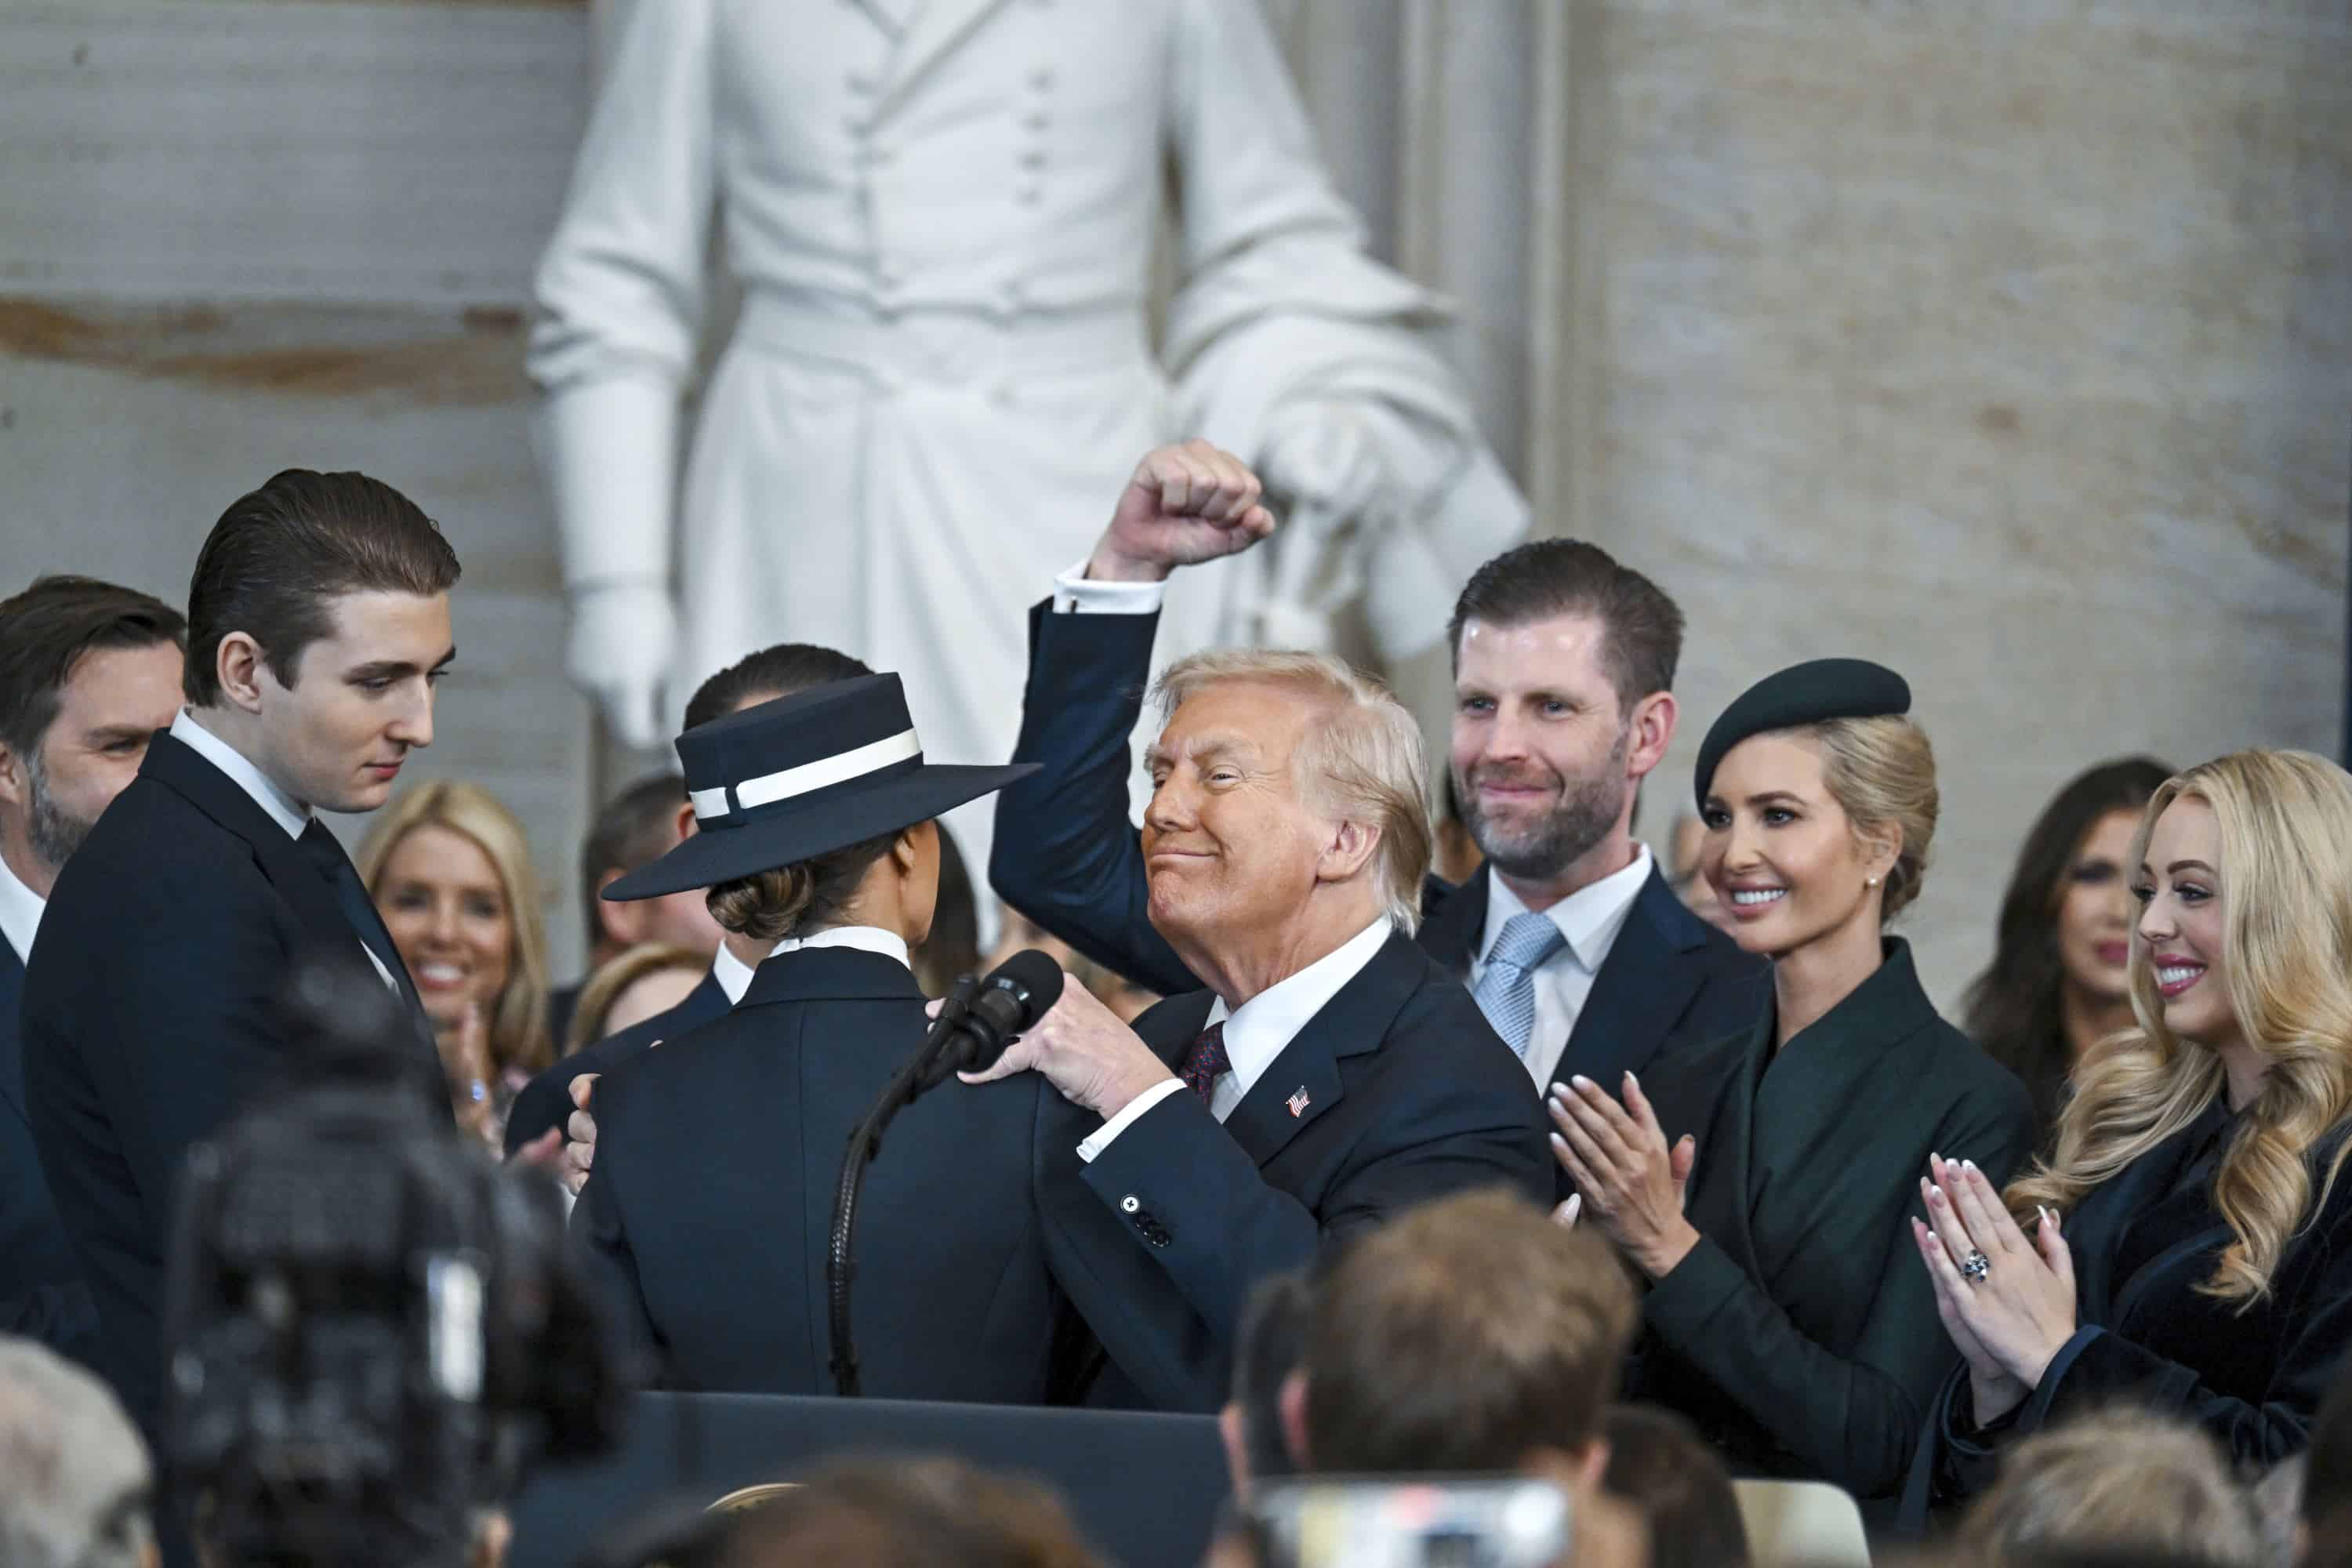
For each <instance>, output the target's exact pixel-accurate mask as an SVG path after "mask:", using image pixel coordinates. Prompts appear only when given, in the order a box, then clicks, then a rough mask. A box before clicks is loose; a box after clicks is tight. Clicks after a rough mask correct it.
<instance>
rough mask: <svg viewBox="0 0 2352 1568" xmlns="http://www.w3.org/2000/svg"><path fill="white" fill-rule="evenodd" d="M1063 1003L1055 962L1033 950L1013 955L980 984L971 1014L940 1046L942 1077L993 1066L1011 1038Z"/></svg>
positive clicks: (1029, 1027)
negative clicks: (1056, 1005)
mask: <svg viewBox="0 0 2352 1568" xmlns="http://www.w3.org/2000/svg"><path fill="white" fill-rule="evenodd" d="M1061 999H1062V966H1061V965H1060V964H1059V963H1055V961H1054V960H1053V958H1052V957H1051V956H1049V955H1048V954H1045V953H1043V952H1038V951H1037V950H1036V949H1035V948H1034V947H1028V948H1024V949H1022V950H1021V951H1020V952H1016V953H1014V954H1013V956H1012V957H1010V958H1008V959H1006V960H1005V961H1004V962H1003V963H1000V964H998V965H997V966H996V967H995V968H994V969H993V970H992V971H990V972H989V974H988V977H987V978H986V979H985V980H982V982H981V983H980V991H979V993H978V994H976V995H974V996H973V997H972V999H971V1009H970V1011H969V1012H968V1013H967V1014H966V1016H965V1017H964V1018H963V1020H962V1021H961V1023H959V1024H958V1025H956V1026H955V1027H954V1029H953V1030H952V1031H951V1032H950V1034H949V1036H948V1037H947V1038H946V1039H945V1040H944V1041H942V1042H941V1043H940V1056H939V1065H940V1078H941V1079H944V1078H945V1076H946V1075H947V1074H948V1073H950V1072H985V1071H986V1070H988V1069H989V1068H992V1067H994V1066H995V1065H996V1061H997V1058H999V1057H1002V1056H1003V1054H1004V1048H1005V1047H1007V1046H1009V1045H1011V1044H1012V1043H1013V1038H1014V1037H1016V1036H1018V1035H1020V1034H1021V1033H1023V1032H1024V1030H1028V1029H1032V1028H1034V1027H1036V1025H1037V1020H1038V1019H1040V1018H1042V1017H1044V1016H1045V1015H1046V1014H1048V1013H1050V1012H1052V1011H1053V1010H1054V1004H1055V1003H1056V1002H1059V1001H1060V1000H1061Z"/></svg>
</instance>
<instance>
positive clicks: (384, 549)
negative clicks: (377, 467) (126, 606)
mask: <svg viewBox="0 0 2352 1568" xmlns="http://www.w3.org/2000/svg"><path fill="white" fill-rule="evenodd" d="M458 570H459V568H458V565H457V552H455V551H454V550H452V549H450V548H449V542H448V541H447V540H446V539H444V538H442V537H441V530H440V529H439V528H438V527H437V526H436V525H435V523H434V521H433V520H432V519H431V518H429V517H426V516H425V513H424V512H423V511H422V510H418V508H417V506H416V503H415V502H414V501H412V500H409V499H408V498H407V497H406V496H404V495H402V494H401V493H400V492H399V491H398V490H396V489H393V488H392V487H391V486H390V485H387V484H385V483H384V482H383V480H381V479H369V478H368V477H367V476H366V475H365V474H349V473H346V474H316V473H312V472H311V471H310V470H309V469H308V468H289V469H287V470H286V471H285V472H284V473H281V474H278V475H275V476H274V477H272V478H271V479H270V480H269V482H268V484H265V485H263V486H262V487H261V488H260V489H257V490H255V491H253V492H251V493H250V494H247V495H243V496H239V497H238V498H237V499H236V500H234V501H232V502H231V503H229V509H228V510H226V511H225V512H223V513H221V517H220V521H218V522H216V523H215V524H213V531H212V532H211V533H210V534H209V535H207V536H206V537H205V543H204V548H203V549H202V550H200V551H198V552H196V570H195V574H194V577H193V578H191V579H190V581H189V584H188V668H187V675H186V678H185V680H184V687H185V689H186V691H187V694H188V701H189V702H190V703H191V704H192V705H193V706H194V707H198V708H206V707H211V706H212V705H214V704H215V703H217V702H218V701H219V700H220V675H219V668H218V667H219V663H220V645H221V639H222V638H224V637H227V636H228V635H229V634H230V633H231V632H243V633H245V634H246V635H247V637H251V638H253V640H254V641H255V642H256V643H257V644H258V645H260V648H261V657H262V662H263V663H264V664H266V665H267V666H268V669H269V673H270V674H271V675H273V676H275V677H276V678H277V679H278V684H279V685H281V686H289V687H290V686H292V685H293V684H294V682H295V676H296V673H297V669H298V667H299V664H300V662H301V658H302V654H303V652H304V650H305V649H307V648H309V647H310V645H311V644H312V643H314V642H318V641H320V639H322V638H325V637H332V636H333V635H334V630H335V623H334V607H333V602H334V600H335V599H337V598H338V597H340V596H341V595H345V594H359V593H390V594H414V595H419V596H423V597H430V596H431V595H436V594H446V593H447V592H448V591H449V590H450V589H451V588H453V587H455V586H456V585H457V574H458Z"/></svg>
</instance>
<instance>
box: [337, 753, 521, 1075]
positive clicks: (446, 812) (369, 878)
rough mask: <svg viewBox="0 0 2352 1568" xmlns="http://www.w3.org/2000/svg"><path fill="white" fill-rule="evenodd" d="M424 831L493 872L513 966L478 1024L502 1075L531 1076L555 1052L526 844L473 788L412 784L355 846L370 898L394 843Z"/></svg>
mask: <svg viewBox="0 0 2352 1568" xmlns="http://www.w3.org/2000/svg"><path fill="white" fill-rule="evenodd" d="M426 826H432V827H446V828H447V829H448V830H449V831H450V832H452V833H457V834H460V835H463V836H464V837H467V838H470V839H472V840H473V841H474V842H475V843H476V844H478V845H479V846H480V847H481V850H482V853H483V854H485V855H487V856H488V857H489V859H490V864H491V865H492V866H494V867H496V868H498V873H499V885H500V886H501V887H502V888H504V889H506V896H507V919H508V920H509V921H511V922H512V924H513V926H514V960H513V964H512V967H510V968H509V970H508V972H507V983H506V985H505V986H504V988H503V989H501V990H500V991H499V997H498V1001H497V1002H496V1003H495V1004H494V1005H492V1006H491V1008H490V1016H489V1017H488V1019H487V1020H485V1021H486V1022H487V1023H488V1026H489V1047H490V1059H491V1060H492V1061H494V1062H496V1063H497V1064H498V1065H499V1068H521V1069H523V1070H524V1071H526V1072H537V1071H539V1070H540V1069H541V1068H544V1067H545V1066H547V1065H548V1064H549V1063H550V1062H551V1061H553V1060H554V1059H555V1052H554V1049H553V1043H552V1042H551V1040H550V1039H549V1037H548V1033H547V984H548V982H547V974H548V960H547V921H546V917H545V915H544V914H543V913H541V909H540V893H539V879H537V878H536V877H535V876H534V875H532V872H531V868H530V839H529V837H528V836H526V835H525V833H524V832H523V826H522V824H521V822H520V821H519V820H518V819H517V818H516V816H515V814H514V813H513V812H511V811H509V810H508V809H507V807H506V805H505V803H504V802H502V801H500V800H499V797H498V796H496V795H492V794H491V793H490V792H489V791H488V790H486V789H484V788H483V787H482V786H481V785H479V784H467V783H464V782H462V781H459V780H454V779H435V780H433V781H432V782H430V783H427V784H418V785H416V786H415V788H413V789H411V790H409V791H407V792H406V793H404V795H402V796H401V797H400V798H399V799H398V800H396V801H394V803H393V805H392V806H391V808H390V809H389V810H386V811H384V812H383V813H381V814H380V815H379V816H377V817H376V819H375V821H374V823H373V824H372V825H371V826H369V828H368V833H367V837H365V838H364V839H362V841H361V843H360V852H359V854H358V855H357V856H356V857H355V858H354V860H355V866H356V868H357V870H358V871H359V874H360V880H361V881H362V882H363V883H365V884H366V886H367V890H368V896H369V897H370V898H372V899H373V898H380V897H381V896H382V894H383V886H382V883H383V869H384V865H385V862H387V861H389V860H390V859H391V858H392V852H393V851H394V849H396V848H398V847H400V841H401V840H402V839H404V838H405V837H408V836H409V835H410V834H412V833H414V832H415V831H416V830H417V829H418V828H420V827H426Z"/></svg>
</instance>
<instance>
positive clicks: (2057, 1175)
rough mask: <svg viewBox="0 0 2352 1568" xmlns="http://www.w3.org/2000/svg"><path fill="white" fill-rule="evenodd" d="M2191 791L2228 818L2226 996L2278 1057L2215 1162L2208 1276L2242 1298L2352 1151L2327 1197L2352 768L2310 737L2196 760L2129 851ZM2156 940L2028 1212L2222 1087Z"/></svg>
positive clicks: (2026, 1198) (2164, 1134)
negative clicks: (2322, 1157)
mask: <svg viewBox="0 0 2352 1568" xmlns="http://www.w3.org/2000/svg"><path fill="white" fill-rule="evenodd" d="M2180 799H2191V800H2201V801H2203V802H2204V803H2205V804H2206V805H2209V806H2210V807H2211V808H2212V811H2213V816H2214V820H2215V822H2216V823H2217V824H2218V825H2219V826H2220V828H2221V865H2220V866H2218V867H2216V868H2215V875H2216V876H2217V877H2218V878H2219V879H2220V880H2221V901H2222V909H2221V922H2222V924H2221V930H2222V936H2221V954H2222V972H2223V973H2224V974H2225V976H2226V977H2227V980H2228V983H2229V987H2230V1008H2231V1012H2232V1013H2233V1014H2235V1015H2236V1017H2237V1021H2238V1029H2239V1033H2240V1035H2241V1037H2242V1038H2243V1039H2244V1040H2245V1041H2246V1042H2247V1043H2248V1044H2250V1045H2252V1046H2253V1047H2255V1048H2256V1049H2257V1050H2259V1051H2261V1052H2262V1054H2263V1056H2265V1057H2267V1058H2270V1067H2269V1071H2268V1073H2267V1075H2266V1076H2265V1077H2264V1079H2263V1088H2262V1091H2261V1093H2259V1094H2258V1095H2257V1096H2256V1097H2255V1098H2254V1101H2253V1103H2252V1105H2249V1106H2247V1107H2245V1108H2244V1111H2243V1114H2242V1116H2241V1117H2240V1119H2239V1122H2238V1126H2237V1128H2236V1130H2235V1131H2233V1132H2232V1133H2231V1139H2230V1146H2229V1148H2228V1150H2227V1151H2226V1152H2224V1153H2223V1156H2222V1160H2221V1170H2220V1171H2219V1172H2218V1173H2216V1174H2215V1176H2214V1178H2213V1201H2214V1206H2215V1207H2216V1208H2218V1209H2219V1210H2220V1211H2221V1217H2222V1218H2223V1219H2225V1220H2227V1221H2228V1222H2229V1225H2230V1229H2231V1231H2232V1232H2233V1233H2234V1239H2233V1240H2232V1241H2231V1244H2230V1246H2229V1247H2228V1249H2227V1250H2225V1251H2224V1252H2223V1253H2222V1254H2221V1264H2220V1266H2219V1267H2218V1268H2215V1270H2214V1272H2213V1277H2212V1278H2211V1279H2208V1280H2206V1281H2205V1282H2204V1283H2203V1284H2202V1285H2200V1287H2199V1289H2200V1290H2201V1291H2202V1292H2203V1293H2204V1294H2206V1295H2208V1296H2212V1297H2217V1298H2219V1299H2220V1300H2225V1301H2234V1302H2237V1303H2238V1304H2239V1306H2240V1308H2241V1310H2243V1309H2244V1308H2246V1307H2250V1306H2252V1304H2253V1303H2254V1302H2256V1301H2258V1300H2261V1299H2262V1298H2263V1297H2264V1296H2265V1295H2267V1294H2269V1292H2270V1287H2271V1276H2272V1274H2273V1272H2274V1271H2275V1270H2276V1269H2277V1268H2278V1264H2279V1259H2280V1258H2281V1257H2282V1256H2283V1255H2284V1253H2285V1251H2286V1247H2287V1243H2288V1242H2289V1241H2290V1240H2291V1239H2293V1237H2294V1233H2295V1232H2296V1231H2297V1230H2298V1229H2299V1228H2301V1226H2303V1225H2304V1223H2305V1219H2306V1217H2307V1216H2308V1215H2310V1214H2311V1213H2312V1212H2314V1211H2315V1210H2316V1209H2317V1208H2318V1206H2319V1205H2322V1204H2324V1203H2326V1201H2327V1194H2328V1193H2329V1192H2330V1191H2331V1190H2332V1189H2333V1188H2334V1186H2335V1184H2336V1177H2337V1176H2338V1175H2339V1174H2340V1173H2342V1171H2343V1168H2344V1163H2345V1159H2346V1156H2347V1153H2352V1139H2348V1140H2345V1141H2343V1142H2341V1143H2340V1144H2339V1146H2338V1147H2337V1148H2336V1150H2335V1152H2334V1154H2333V1156H2332V1157H2331V1158H2330V1159H2329V1160H2328V1162H2327V1165H2326V1171H2325V1172H2324V1173H2323V1174H2322V1176H2321V1180H2320V1183H2319V1189H2318V1193H2317V1194H2316V1196H2315V1195H2314V1194H2313V1190H2312V1172H2311V1166H2310V1160H2309V1156H2310V1153H2311V1152H2312V1150H2313V1149H2314V1148H2315V1146H2316V1145H2318V1144H2319V1143H2320V1142H2321V1141H2322V1140H2324V1139H2326V1137H2327V1135H2328V1134H2329V1133H2330V1132H2331V1131H2334V1130H2335V1129H2336V1127H2337V1126H2338V1125H2339V1124H2341V1123H2342V1122H2343V1121H2345V1119H2346V1117H2347V1115H2352V774H2347V773H2345V771H2344V770H2343V769H2342V768H2339V767H2337V766H2336V764H2335V763H2331V762H2329V761H2327V760H2326V758H2324V757H2317V756H2314V755H2312V754H2311V753H2310V752H2284V751H2263V750H2256V751H2248V752H2232V753H2231V754H2230V755H2228V756H2226V757H2219V758H2216V759H2215V760H2214V761H2212V762H2210V763H2204V764H2202V765H2201V766H2199V767H2194V768H2190V769H2189V771H2188V772H2186V773H2179V774H2176V775H2174V776H2173V777H2172V778H2169V779H2168V780H2166V781H2165V782H2164V784H2162V785H2161V786H2160V787H2159V788H2158V790H2157V792H2156V794H2155V795H2154V796H2153V797H2152V798H2151V799H2150V800H2149V801H2148V803H2147V811H2146V812H2145V813H2143V814H2142V815H2141V817H2140V824H2139V831H2138V832H2137V834H2136V835H2134V837H2133V839H2132V851H2131V860H2130V864H2131V865H2133V866H2135V867H2137V866H2139V865H2142V864H2144V863H2145V862H2146V860H2147V841H2148V837H2149V835H2150V834H2151V833H2152V832H2153V831H2154V829H2155V826H2156V821H2157V818H2158V817H2159V816H2163V815H2164V811H2165V808H2166V807H2167V806H2168V805H2171V804H2172V803H2173V802H2174V801H2175V800H2180ZM2149 957H2150V955H2149V952H2148V950H2147V943H2146V942H2139V941H2135V942H2133V943H2132V954H2131V997H2132V1014H2133V1016H2134V1017H2135V1018H2137V1020H2138V1026H2137V1028H2133V1029H2127V1030H2126V1031H2125V1032H2123V1033H2122V1034H2119V1035H2116V1036H2114V1037H2111V1038H2109V1039H2106V1040H2104V1041H2102V1042H2100V1043H2099V1044H2098V1045H2097V1046H2096V1047H2093V1049H2092V1050H2091V1051H2090V1052H2089V1053H2087V1054H2086V1055H2085V1056H2084V1060H2083V1064H2082V1065H2081V1067H2079V1068H2076V1070H2075V1080H2074V1081H2075V1089H2074V1099H2073V1100H2071V1101H2069V1102H2068V1104H2067V1106H2066V1108H2065V1110H2063V1112H2062V1113H2061V1115H2060V1117H2059V1120H2058V1138H2057V1143H2056V1146H2055V1148H2054V1149H2053V1151H2052V1152H2051V1153H2050V1155H2049V1156H2048V1157H2047V1158H2046V1159H2043V1160H2042V1161H2039V1162H2037V1163H2035V1165H2034V1166H2033V1168H2032V1170H2031V1171H2029V1172H2028V1173H2026V1174H2025V1175H2024V1176H2023V1177H2021V1178H2020V1179H2019V1180H2018V1181H2016V1182H2015V1183H2013V1184H2011V1186H2010V1189H2009V1192H2008V1194H2006V1196H2007V1199H2008V1202H2009V1205H2010V1208H2011V1211H2012V1212H2013V1213H2015V1214H2016V1215H2017V1216H2018V1219H2019V1222H2020V1223H2021V1224H2023V1223H2025V1222H2026V1221H2027V1220H2029V1219H2030V1218H2031V1217H2032V1214H2033V1210H2034V1206H2035V1205H2038V1204H2047V1205H2051V1206H2052V1207H2053V1208H2055V1209H2058V1210H2059V1211H2061V1212H2062V1213H2071V1212H2072V1211H2073V1209H2074V1206H2075V1205H2076V1204H2077V1203H2078V1202H2079V1201H2080V1200H2081V1198H2082V1197H2083V1195H2084V1194H2085V1193H2087V1192H2088V1191H2089V1190H2090V1189H2091V1188H2093V1187H2095V1186H2097V1185H2099V1184H2101V1183H2103V1182H2105V1181H2107V1180H2109V1179H2110V1178H2112V1177H2114V1176H2115V1175H2116V1173H2118V1172H2120V1171H2121V1170H2123V1169H2124V1167H2126V1165H2128V1164H2130V1163H2132V1162H2133V1161H2135V1160H2137V1159H2138V1158H2139V1157H2140V1156H2141V1155H2143V1154H2145V1153H2147V1152H2148V1151H2149V1150H2151V1149H2153V1148H2155V1147H2156V1146H2157V1145H2158V1144H2159V1143H2161V1142H2164V1141H2165V1140H2166V1139H2167V1138H2169V1137H2171V1136H2172V1135H2173V1134H2174V1133H2176V1132H2179V1131H2181V1130H2182V1129H2183V1128H2185V1127H2187V1126H2188V1125H2189V1123H2190V1122H2192V1121H2195V1120H2196V1119H2197V1117H2198V1116H2199V1114H2200V1112H2202V1111H2203V1110H2205V1108H2206V1107H2207V1106H2209V1105H2210V1104H2211V1103H2212V1102H2213V1097H2214V1096H2216V1095H2218V1094H2221V1093H2222V1092H2224V1082H2223V1076H2222V1068H2221V1058H2220V1057H2219V1056H2217V1055H2215V1054H2214V1053H2213V1052H2212V1051H2210V1050H2209V1049H2207V1048H2206V1047H2203V1046H2201V1045H2199V1044H2197V1043H2195V1042H2193V1041H2189V1040H2183V1039H2181V1038H2179V1037H2178V1036H2176V1035H2174V1034H2173V1033H2171V1031H2169V1030H2168V1029H2167V1028H2166V1027H2165V1026H2164V1004H2163V1001H2162V998H2161V997H2160V996H2159V995H2158V992H2157V986H2156V975H2155V972H2154V969H2153V967H2152V965H2151V964H2150V963H2149Z"/></svg>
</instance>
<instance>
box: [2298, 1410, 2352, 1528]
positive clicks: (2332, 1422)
mask: <svg viewBox="0 0 2352 1568" xmlns="http://www.w3.org/2000/svg"><path fill="white" fill-rule="evenodd" d="M2302 1513H2303V1522H2304V1523H2305V1525H2306V1526H2308V1527H2309V1528H2310V1531H2311V1532H2312V1535H2313V1537H2314V1538H2315V1539H2316V1538H2317V1537H2318V1536H2320V1535H2321V1534H2322V1533H2323V1527H2326V1533H2327V1534H2329V1535H2330V1536H2331V1537H2332V1538H2333V1539H2335V1540H2336V1541H2337V1542H2340V1543H2341V1544H2342V1545H2343V1546H2344V1547H2345V1548H2346V1549H2347V1557H2352V1363H2347V1366H2346V1369H2345V1370H2344V1371H2340V1372H2338V1373H2336V1379H2335V1381H2334V1382H2333V1383H2332V1384H2329V1385H2328V1389H2327V1394H2326V1397H2325V1398H2323V1399H2321V1400H2320V1402H2319V1413H2318V1414H2317V1415H2315V1416H2314V1417H2313V1418H2312V1422H2311V1447H2308V1448H2306V1449H2305V1450H2304V1462H2303V1503H2302Z"/></svg>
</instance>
